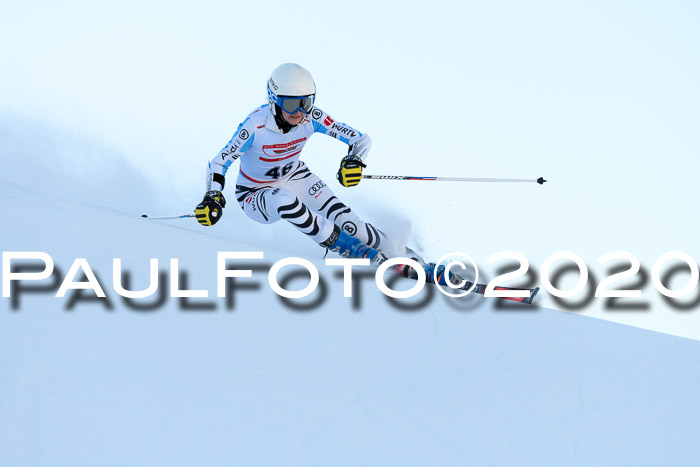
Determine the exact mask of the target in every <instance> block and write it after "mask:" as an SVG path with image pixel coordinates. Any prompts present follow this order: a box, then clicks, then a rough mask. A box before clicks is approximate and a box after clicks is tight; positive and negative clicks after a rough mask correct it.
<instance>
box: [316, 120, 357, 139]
mask: <svg viewBox="0 0 700 467" xmlns="http://www.w3.org/2000/svg"><path fill="white" fill-rule="evenodd" d="M331 122H333V120H331ZM324 123H325V122H324ZM332 128H333V129H334V130H336V131H337V132H338V133H340V134H341V135H345V136H347V137H348V138H354V137H355V136H357V132H356V131H355V130H353V129H352V128H349V127H347V126H343V125H338V124H337V123H333V126H332Z"/></svg>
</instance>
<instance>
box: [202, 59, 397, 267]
mask: <svg viewBox="0 0 700 467" xmlns="http://www.w3.org/2000/svg"><path fill="white" fill-rule="evenodd" d="M267 96H268V101H269V102H268V104H265V105H262V106H260V107H258V108H257V109H255V110H254V111H253V112H252V113H251V114H250V115H248V117H247V118H246V119H245V120H244V121H243V123H241V124H240V125H239V126H238V129H237V130H236V133H235V134H234V135H233V137H232V138H231V140H230V141H229V142H228V144H227V145H226V146H225V147H224V148H223V149H222V150H221V151H220V152H219V153H218V154H217V155H216V156H215V157H214V158H213V159H212V160H211V161H210V162H209V165H208V167H207V180H206V187H207V192H206V194H205V195H204V199H203V200H202V202H201V203H200V204H199V205H197V207H196V208H195V215H196V218H197V220H198V221H199V223H200V224H202V225H205V226H209V225H214V224H215V223H216V222H218V220H219V219H221V215H222V214H223V209H224V207H225V206H226V199H225V198H224V195H223V194H222V191H223V189H224V185H225V182H226V179H225V176H226V172H227V170H228V169H229V167H230V166H231V164H232V163H233V162H234V161H236V160H237V159H240V170H239V173H238V177H237V180H236V198H237V200H238V203H239V205H240V206H241V208H242V209H243V211H244V212H245V213H246V215H247V216H248V217H250V218H251V219H253V220H254V221H256V222H260V223H263V224H269V223H273V222H277V221H278V220H280V219H284V220H286V221H288V222H289V223H291V224H292V225H293V226H294V227H296V228H297V229H298V230H299V231H301V232H302V233H304V234H306V235H307V236H309V237H310V238H311V239H312V240H313V241H315V242H317V243H319V244H320V245H321V246H322V247H325V248H328V249H330V250H331V251H335V252H337V253H338V254H340V255H341V256H345V257H350V258H368V259H369V260H370V262H371V264H378V263H381V262H382V261H384V260H385V259H386V255H385V254H384V253H383V251H385V250H387V249H388V248H389V245H388V241H387V237H386V235H385V234H384V233H383V232H382V231H381V230H379V229H377V228H375V227H374V226H372V225H371V224H369V223H367V222H365V221H363V220H362V219H360V218H359V217H358V216H357V214H355V213H354V212H353V211H352V210H351V209H350V208H349V207H347V206H346V205H345V204H343V202H341V201H340V200H339V199H338V198H337V197H336V196H335V195H334V194H333V192H332V191H331V189H330V188H329V187H328V186H326V184H325V183H324V182H323V180H321V179H320V178H319V177H318V176H316V175H315V174H314V173H313V172H311V171H310V170H309V168H308V167H307V166H306V164H305V163H304V162H303V161H302V160H301V159H300V155H301V151H302V149H303V148H304V145H305V144H306V142H307V141H308V140H309V138H310V137H311V135H312V134H314V133H322V134H325V135H328V136H331V137H333V138H335V139H338V140H340V141H342V142H344V143H346V144H347V145H348V153H347V155H346V156H345V157H343V158H342V160H341V161H340V168H339V169H338V173H337V175H336V178H337V179H338V181H339V182H340V184H341V185H343V186H345V187H352V186H356V185H357V184H358V183H360V180H361V179H362V169H363V168H364V167H365V164H364V162H363V161H364V159H365V158H366V157H367V153H368V152H369V149H370V145H371V140H370V137H369V135H367V133H361V132H360V131H357V130H355V129H354V128H352V127H350V126H349V125H346V124H345V123H340V122H338V121H336V120H335V119H333V118H331V116H330V115H328V114H327V113H326V112H324V111H323V110H321V109H319V108H318V107H316V106H315V105H314V103H315V98H316V84H315V83H314V80H313V79H312V77H311V74H310V73H309V72H308V71H307V70H306V69H304V68H303V67H301V66H300V65H297V64H295V63H284V64H282V65H280V66H278V67H277V68H275V69H274V70H273V71H272V74H271V75H270V79H269V80H268V81H267Z"/></svg>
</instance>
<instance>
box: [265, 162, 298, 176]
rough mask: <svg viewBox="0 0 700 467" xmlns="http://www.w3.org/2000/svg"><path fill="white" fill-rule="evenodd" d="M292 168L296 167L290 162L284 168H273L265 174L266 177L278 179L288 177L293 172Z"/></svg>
mask: <svg viewBox="0 0 700 467" xmlns="http://www.w3.org/2000/svg"><path fill="white" fill-rule="evenodd" d="M292 167H294V162H290V163H288V164H286V165H284V166H280V165H278V166H277V167H273V168H271V169H270V170H268V171H267V172H265V176H266V177H270V178H274V179H278V178H280V177H284V176H286V175H287V174H288V173H289V172H290V171H291V170H292Z"/></svg>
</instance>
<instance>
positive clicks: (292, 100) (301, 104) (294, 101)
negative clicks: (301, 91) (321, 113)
mask: <svg viewBox="0 0 700 467" xmlns="http://www.w3.org/2000/svg"><path fill="white" fill-rule="evenodd" d="M315 98H316V96H315V95H313V94H311V95H310V96H297V97H288V96H277V105H279V106H280V107H281V108H282V110H284V111H285V112H287V113H290V114H293V113H296V112H297V110H301V111H302V112H304V113H305V114H307V113H309V112H311V109H313V107H314V100H315Z"/></svg>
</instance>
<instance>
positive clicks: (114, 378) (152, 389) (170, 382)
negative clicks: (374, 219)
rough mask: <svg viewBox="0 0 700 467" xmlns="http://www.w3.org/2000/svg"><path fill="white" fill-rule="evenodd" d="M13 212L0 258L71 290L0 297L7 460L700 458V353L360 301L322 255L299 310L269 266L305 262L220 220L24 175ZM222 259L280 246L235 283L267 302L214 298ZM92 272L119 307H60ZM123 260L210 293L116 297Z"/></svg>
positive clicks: (657, 461)
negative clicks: (125, 205) (51, 185)
mask: <svg viewBox="0 0 700 467" xmlns="http://www.w3.org/2000/svg"><path fill="white" fill-rule="evenodd" d="M123 169H124V170H127V168H126V167H123ZM0 209H2V212H6V213H8V212H11V213H13V215H12V216H11V217H10V218H7V221H4V222H3V223H2V224H1V226H0V239H1V241H2V251H4V252H7V251H44V252H47V253H49V254H50V255H51V256H52V257H53V259H54V261H55V264H56V267H57V276H58V277H54V278H52V279H48V280H46V281H43V282H42V283H41V285H42V286H45V288H46V290H43V291H33V292H32V291H20V293H19V302H18V303H17V302H13V301H12V300H11V299H8V298H3V299H2V300H1V301H0V465H2V466H8V467H35V466H52V467H55V466H77V465H95V466H97V465H99V466H125V465H129V466H157V465H162V466H169V467H173V466H191V465H207V466H229V465H290V466H291V465H298V466H316V465H318V466H327V465H348V466H350V465H352V466H356V465H368V466H369V465H377V466H385V465H404V466H424V465H441V466H453V465H454V466H457V465H473V466H482V465H483V466H503V465H538V466H541V465H598V466H601V465H611V466H621V465H630V466H632V465H634V466H642V465H683V464H685V463H687V461H688V459H690V458H692V457H691V456H693V457H694V453H695V449H694V447H693V446H694V444H695V440H696V439H697V436H698V434H700V433H699V430H698V424H697V420H698V417H699V416H700V409H699V408H698V406H697V404H695V401H696V399H697V394H698V391H700V378H698V376H697V375H698V373H697V367H698V364H699V363H700V353H699V352H698V351H699V350H700V343H698V342H697V341H692V340H686V339H682V338H678V337H672V336H668V335H664V334H659V333H654V332H650V331H645V330H641V329H637V328H633V327H627V326H623V325H619V324H614V323H610V322H606V321H601V320H597V319H591V318H587V317H583V316H577V315H574V314H568V313H564V312H560V311H554V310H550V309H545V308H536V307H527V306H520V305H515V307H514V308H511V309H499V308H498V307H497V303H498V302H497V301H496V300H493V299H490V300H489V299H484V298H483V297H469V298H466V299H464V300H463V301H459V302H457V301H452V300H450V299H447V298H444V297H443V296H442V295H441V294H438V293H436V292H435V291H434V290H433V293H432V298H430V294H429V291H430V290H431V289H424V291H423V292H422V293H421V294H420V295H419V296H418V297H416V298H413V299H408V302H409V303H413V304H415V303H417V302H420V301H422V300H425V301H426V302H427V303H424V304H422V305H420V304H419V306H417V307H416V309H415V310H413V311H408V310H404V309H400V308H398V307H397V306H396V305H395V304H394V305H392V304H391V303H390V302H389V301H388V300H387V299H386V298H385V297H384V296H383V295H382V294H381V292H379V291H378V290H377V288H376V286H375V285H374V283H373V282H372V281H371V280H364V281H362V282H361V286H360V289H361V290H360V291H361V294H360V296H359V305H358V306H354V305H353V301H352V299H349V298H348V299H346V298H343V296H342V293H343V288H342V280H341V279H340V278H338V277H336V276H335V271H333V270H329V268H327V267H326V266H324V265H323V261H322V260H321V259H320V255H319V254H318V251H315V250H309V251H315V253H314V254H316V256H315V257H314V256H313V254H308V255H305V256H308V257H309V259H311V260H312V261H313V262H314V264H315V265H316V266H317V267H318V269H319V271H320V273H321V276H322V278H324V280H325V281H326V283H327V286H328V287H327V289H328V294H327V296H326V297H325V299H322V300H321V302H320V304H317V305H314V306H311V307H310V308H309V309H307V310H298V309H294V308H291V307H290V306H289V305H284V304H283V303H282V302H281V300H280V299H279V298H278V297H277V296H276V295H275V294H274V292H272V291H271V290H270V288H269V286H268V285H267V282H266V272H267V270H268V269H269V267H270V264H272V263H273V262H275V261H277V260H279V259H282V258H285V257H288V256H291V255H292V254H291V253H290V252H289V251H286V252H283V251H275V250H271V249H269V248H267V247H265V246H263V245H254V244H246V243H241V242H239V241H236V240H234V237H235V235H234V234H233V233H231V230H227V229H226V228H225V227H224V228H219V229H204V228H199V226H197V225H195V226H192V225H189V224H186V223H187V222H189V221H187V220H185V221H173V222H156V221H148V220H145V219H141V218H140V217H138V215H137V214H136V213H133V212H124V211H120V210H116V209H112V208H106V207H104V206H101V205H97V204H89V203H85V202H80V201H71V200H68V199H65V198H62V197H61V196H50V195H46V194H43V193H39V192H38V191H35V190H34V189H31V188H27V187H25V186H20V185H17V184H14V183H10V182H8V181H3V182H1V183H0ZM229 211H231V210H229ZM222 222H223V221H222ZM185 226H187V228H185ZM190 227H191V228H190ZM288 233H289V234H290V236H292V234H293V232H291V231H289V232H288ZM219 251H262V252H263V253H264V260H262V261H259V263H260V264H261V265H262V266H263V268H262V270H255V271H254V275H253V277H252V278H250V279H240V281H241V282H240V284H241V286H244V285H248V286H253V287H256V289H252V290H251V289H247V288H241V289H236V291H235V293H234V294H233V296H234V301H233V303H231V302H228V303H227V301H226V299H216V298H213V297H214V296H215V294H216V287H215V283H216V254H217V252H219ZM75 258H86V259H87V261H88V263H89V265H90V267H91V268H92V269H93V270H94V272H95V273H96V275H97V277H98V279H99V281H100V284H101V285H102V287H103V288H104V290H105V292H106V294H107V302H105V300H101V301H98V300H95V299H94V298H93V297H94V294H93V293H92V292H91V291H73V292H69V293H68V295H67V296H66V297H65V298H64V299H59V298H55V297H54V293H55V290H56V289H57V287H58V284H59V282H58V281H60V280H62V279H63V275H65V274H66V272H67V271H68V269H69V267H70V265H71V263H72V261H73V260H74V259H75ZM113 258H122V260H123V265H124V269H125V270H127V271H130V272H131V273H132V278H133V279H132V280H133V284H134V286H133V288H134V289H142V288H145V286H146V282H147V279H148V273H147V271H148V270H147V268H148V258H158V259H159V260H160V269H161V271H163V272H164V273H167V271H168V259H169V258H178V259H179V263H180V271H181V272H184V273H185V274H186V275H187V287H188V288H190V289H206V290H208V291H209V297H210V298H202V299H189V300H187V301H186V302H185V303H183V302H181V301H179V300H178V299H175V298H169V299H165V300H164V302H163V303H158V302H157V297H151V298H148V299H144V300H143V302H145V303H147V304H150V305H152V306H151V308H150V309H149V310H136V309H133V308H131V307H130V306H128V305H127V304H126V303H125V302H124V301H123V300H122V299H121V298H120V297H118V296H117V295H116V294H115V292H114V289H113V287H112V259H113ZM59 273H60V274H59ZM25 285H26V284H25ZM181 285H182V284H181ZM304 285H305V281H304V280H298V281H295V282H293V283H290V285H289V288H290V289H294V288H297V289H298V288H301V287H303V286H304ZM404 285H406V284H404ZM400 286H401V285H397V287H400ZM183 288H184V287H183ZM159 290H160V291H167V280H166V281H164V282H163V283H161V284H160V289H159ZM15 293H17V291H15ZM355 297H356V298H357V295H356V296H355ZM318 298H319V295H318V294H315V295H312V296H311V297H309V298H306V299H300V301H301V302H303V303H309V301H310V300H311V299H318ZM131 306H133V304H132V305H131Z"/></svg>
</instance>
